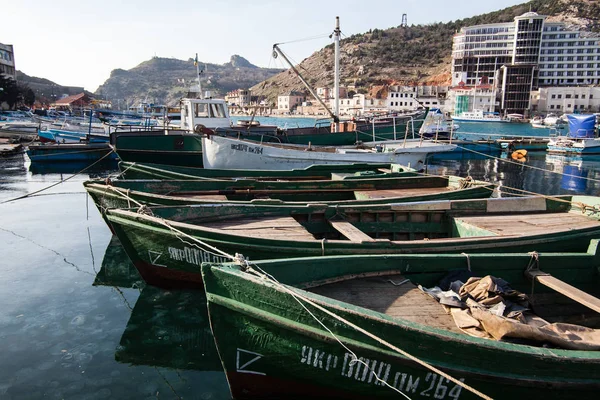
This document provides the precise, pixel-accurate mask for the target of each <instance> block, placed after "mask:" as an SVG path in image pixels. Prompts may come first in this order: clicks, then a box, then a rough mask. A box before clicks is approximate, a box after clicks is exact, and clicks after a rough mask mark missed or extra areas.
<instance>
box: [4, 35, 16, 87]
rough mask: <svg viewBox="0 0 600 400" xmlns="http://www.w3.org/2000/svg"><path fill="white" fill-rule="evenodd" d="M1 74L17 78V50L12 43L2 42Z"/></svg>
mask: <svg viewBox="0 0 600 400" xmlns="http://www.w3.org/2000/svg"><path fill="white" fill-rule="evenodd" d="M0 74H3V75H6V76H10V77H11V78H13V79H15V80H16V79H17V70H16V69H15V52H14V50H13V46H12V44H2V43H0Z"/></svg>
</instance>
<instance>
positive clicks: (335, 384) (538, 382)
mask: <svg viewBox="0 0 600 400" xmlns="http://www.w3.org/2000/svg"><path fill="white" fill-rule="evenodd" d="M590 256H591V254H590ZM392 257H394V262H393V263H392V262H382V261H381V259H378V258H376V257H372V256H365V257H362V258H358V257H357V258H356V260H355V261H352V257H347V258H339V259H338V258H330V260H329V263H328V264H327V265H325V263H323V264H321V263H318V262H316V261H315V262H313V263H311V260H306V261H304V260H300V259H295V260H287V261H286V260H281V261H279V262H278V261H273V263H270V262H257V263H256V264H254V265H253V264H252V263H251V264H250V267H251V268H253V269H255V270H257V271H265V272H266V273H268V274H270V275H272V276H274V277H276V279H277V280H278V281H279V282H280V283H281V284H289V285H293V286H296V287H297V286H300V287H303V286H307V287H311V286H313V285H314V284H316V285H317V286H318V285H319V282H321V283H327V282H335V281H336V278H338V279H341V277H344V275H345V276H347V277H346V278H345V279H349V278H348V277H356V276H361V274H365V275H367V276H369V274H373V276H377V275H376V273H377V272H378V270H379V271H380V272H381V275H385V274H386V273H388V274H389V273H390V272H389V271H390V270H393V271H395V273H400V271H403V275H404V276H405V277H408V278H409V279H411V281H416V282H418V283H421V284H423V285H428V284H430V283H431V282H434V281H436V280H439V279H440V278H441V277H443V276H444V275H445V272H447V271H448V270H455V269H460V270H464V269H466V266H464V260H460V259H454V258H451V257H445V256H443V255H440V256H438V257H439V259H438V260H436V261H437V262H436V261H434V259H431V260H429V261H426V260H421V261H419V260H417V258H418V257H419V256H417V255H415V256H413V257H415V258H414V259H408V258H406V259H404V260H402V259H401V257H402V256H392ZM425 257H427V256H425ZM485 257H486V256H483V255H482V259H481V260H480V261H481V262H482V264H484V265H478V263H477V262H476V261H475V259H474V260H473V263H472V264H471V265H470V268H473V271H476V273H477V274H481V275H478V276H484V275H486V274H490V272H489V271H493V270H494V269H493V268H495V271H496V272H499V271H504V274H505V275H504V276H505V277H506V278H507V279H510V277H513V278H514V279H513V280H514V281H520V282H522V283H523V281H524V280H523V278H519V277H522V275H523V268H524V267H522V265H523V266H526V265H527V262H528V260H529V259H531V256H530V255H528V254H523V255H522V256H517V255H511V254H496V255H495V256H494V255H491V254H490V255H488V256H487V258H485ZM573 257H574V258H575V257H581V254H578V255H573ZM592 258H593V256H592V257H590V260H588V261H587V262H586V261H584V260H583V259H581V260H580V261H579V263H580V265H579V267H575V268H582V269H581V270H579V269H578V270H577V273H579V274H581V275H582V276H583V275H585V276H589V275H588V274H590V273H592V274H593V271H592V270H593V268H589V265H590V263H594V262H595V261H593V260H592ZM485 259H486V260H487V261H484V260H485ZM543 259H544V255H541V256H540V259H539V260H540V261H539V262H540V264H541V265H542V268H543V269H544V271H546V270H548V271H550V270H551V273H553V274H554V273H557V274H559V273H560V272H559V271H557V269H560V267H561V265H570V266H571V267H572V268H573V267H574V265H573V264H574V263H573V260H570V259H569V255H564V254H563V255H557V257H556V259H551V260H549V262H550V263H551V265H552V267H550V266H548V264H547V263H546V264H545V263H544V261H543ZM378 260H379V262H378ZM303 262H304V263H303ZM457 262H458V263H457ZM314 263H316V265H315V266H314V268H311V265H313V264H314ZM461 263H463V265H460V264H461ZM436 264H437V267H436V266H435V265H436ZM361 265H362V266H361ZM392 265H393V267H392ZM442 265H443V267H442ZM585 265H587V267H585ZM278 266H279V267H278ZM409 266H410V271H415V272H416V271H428V274H429V275H430V276H429V277H428V278H425V281H421V280H420V279H421V278H419V277H416V276H415V277H412V276H411V274H410V273H409ZM353 267H354V268H353ZM446 268H447V269H446ZM445 269H446V271H445V272H444V270H445ZM583 270H586V271H587V272H584V271H583ZM313 271H319V272H317V273H316V274H315V275H319V277H320V278H322V280H321V281H319V280H316V281H313V280H312V279H311V278H312V277H314V276H315V275H313ZM325 271H326V272H325ZM555 271H557V272H555ZM202 273H203V276H204V279H205V288H206V292H207V299H208V310H209V315H210V323H211V328H212V331H213V334H214V337H215V342H216V344H217V348H218V350H219V356H220V358H221V361H222V363H223V367H224V369H225V372H226V374H227V379H228V382H229V386H230V390H231V394H232V397H233V398H235V399H264V398H313V397H315V398H344V399H355V398H388V397H389V398H392V397H393V398H398V396H399V393H398V392H397V391H396V390H398V391H401V392H403V393H405V394H406V395H408V396H409V397H410V398H423V399H424V398H436V399H471V398H477V397H476V396H475V395H474V394H473V393H471V392H469V391H467V390H466V389H464V388H461V387H460V386H458V385H457V384H456V383H454V382H450V381H449V380H447V379H446V378H444V377H442V376H440V375H438V374H437V373H434V372H431V371H429V370H427V369H426V368H425V367H423V366H420V365H417V364H416V363H415V362H414V361H410V360H409V359H408V358H406V357H405V356H402V355H400V354H399V353H397V352H395V351H393V350H391V349H390V348H389V347H387V346H385V345H384V344H383V343H382V342H380V341H375V340H373V339H370V338H368V337H367V336H365V335H364V334H363V333H361V332H359V331H357V330H355V329H352V328H350V327H349V326H348V325H346V324H345V323H341V322H339V321H338V320H336V319H335V318H333V317H332V316H331V315H329V314H326V313H324V312H322V311H321V310H319V309H317V308H316V307H314V306H311V305H309V304H308V303H307V301H304V300H300V299H298V300H297V299H296V298H294V297H292V296H291V295H290V293H289V291H287V290H286V289H284V288H283V286H282V285H281V284H275V283H273V282H271V281H268V280H266V279H265V278H262V277H256V276H253V275H252V274H250V273H247V272H241V270H240V269H239V267H235V266H233V267H227V266H225V267H222V266H211V265H208V264H205V265H203V266H202ZM563 273H564V272H563ZM302 275H304V276H302ZM596 278H597V276H596V277H594V278H591V279H592V280H594V281H595V279H596ZM429 279H431V281H428V280H429ZM583 279H586V278H583ZM583 279H581V281H583ZM427 281H428V282H427ZM524 285H525V286H524V287H526V283H524ZM390 288H392V286H390ZM290 290H293V289H290ZM525 290H526V289H525ZM297 293H300V295H301V296H303V299H309V300H310V301H312V302H314V303H317V304H319V305H320V306H321V307H324V308H326V309H327V310H329V311H331V312H333V313H334V314H336V315H338V316H339V317H341V318H344V319H345V320H347V321H350V322H351V323H353V324H355V325H357V326H359V327H362V328H363V329H366V330H367V331H369V332H370V333H373V334H375V335H377V336H378V337H379V338H381V339H382V340H384V341H387V342H388V343H391V344H393V345H395V346H397V347H399V348H401V349H403V350H405V351H407V352H408V353H410V354H411V355H412V356H415V357H417V358H418V359H420V360H423V361H425V362H427V363H428V364H430V365H433V366H435V367H437V368H439V369H441V370H443V371H444V372H445V373H448V374H450V375H451V376H452V377H454V378H455V379H459V380H462V381H463V382H464V383H465V384H467V385H469V386H471V387H473V388H475V389H477V390H479V391H481V392H483V393H484V394H486V395H488V396H491V397H492V398H511V397H514V398H528V397H530V398H554V399H564V398H573V399H581V398H593V397H594V396H595V394H594V393H595V392H596V393H597V390H599V389H600V380H599V379H598V371H599V369H600V359H599V358H598V353H597V352H596V351H573V350H561V349H546V348H536V347H530V346H525V345H518V344H512V343H507V342H498V341H493V340H486V339H480V338H473V337H469V336H467V335H466V334H459V333H454V332H449V331H446V330H442V329H439V328H433V327H430V326H426V325H424V324H425V323H426V322H425V321H424V322H423V324H421V323H417V322H412V321H409V320H407V319H403V318H399V317H398V318H395V317H391V316H388V315H386V314H383V313H380V312H376V311H372V310H369V309H366V308H362V307H359V306H354V305H352V304H349V303H345V302H341V301H337V300H331V299H328V298H326V297H322V296H319V295H316V294H312V293H309V292H306V291H297ZM304 307H306V308H307V309H309V310H310V312H311V313H312V314H309V313H308V312H307V311H306V309H305V308H304ZM440 307H441V306H440ZM323 325H325V326H327V329H328V330H326V329H325V328H324V327H323ZM333 335H335V338H334V337H333ZM340 342H341V343H343V344H344V346H345V348H344V347H342V346H341V344H340ZM355 356H356V359H357V361H358V362H352V360H353V359H355ZM394 389H396V390H394ZM590 396H592V397H590Z"/></svg>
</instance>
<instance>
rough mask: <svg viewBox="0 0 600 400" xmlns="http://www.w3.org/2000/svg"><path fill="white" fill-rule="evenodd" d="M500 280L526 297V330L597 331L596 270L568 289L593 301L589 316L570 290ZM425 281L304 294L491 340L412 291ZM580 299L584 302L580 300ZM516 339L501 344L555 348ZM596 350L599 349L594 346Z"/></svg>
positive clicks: (394, 278) (410, 277)
mask: <svg viewBox="0 0 600 400" xmlns="http://www.w3.org/2000/svg"><path fill="white" fill-rule="evenodd" d="M497 273H498V275H499V277H500V278H502V272H501V271H497ZM506 275H508V276H507V280H509V283H510V285H511V287H513V288H514V289H516V290H519V291H521V292H522V293H524V294H526V295H527V297H528V300H529V309H528V310H527V311H526V312H525V313H524V314H523V315H526V317H525V319H526V324H529V326H534V327H543V326H548V325H547V324H554V323H566V324H574V325H579V326H583V327H587V328H591V329H600V311H598V307H600V299H598V296H599V295H600V285H599V283H600V282H599V279H598V274H597V269H596V274H595V276H593V277H592V279H591V280H590V276H589V275H588V274H586V278H585V279H588V282H582V279H581V278H580V279H577V278H575V281H576V282H575V283H574V284H577V286H579V287H582V288H584V289H585V293H584V294H583V295H582V296H584V297H586V295H589V296H590V297H592V296H593V297H592V300H591V302H592V304H593V305H594V306H595V307H596V309H595V310H594V309H592V308H590V307H588V306H586V305H584V304H583V303H582V302H581V300H580V297H578V289H577V288H575V287H570V288H569V289H566V290H563V293H560V292H558V291H555V290H553V289H551V288H549V287H546V286H544V285H543V284H541V283H538V282H536V283H535V284H534V283H532V281H530V280H528V279H527V277H526V276H525V274H524V273H521V274H520V275H519V274H514V273H513V271H510V272H509V273H508V274H506ZM430 278H431V277H420V276H419V275H418V274H407V275H401V274H393V275H381V276H375V277H364V278H355V279H348V280H345V281H340V282H335V283H330V284H325V285H322V286H317V287H313V288H310V289H308V290H309V291H311V292H313V293H316V294H319V295H322V296H325V297H328V298H331V299H334V300H338V301H342V302H345V303H349V304H352V305H355V306H359V307H362V308H366V309H369V310H372V311H376V312H379V313H383V314H386V315H388V316H390V317H393V318H398V319H401V320H407V321H410V322H414V323H419V324H424V325H426V326H429V327H432V328H437V329H440V330H444V331H449V332H453V333H459V334H467V335H471V336H476V337H483V338H488V339H493V337H492V335H489V334H487V333H486V332H485V330H486V329H488V330H489V328H488V326H487V325H483V326H485V329H484V327H483V326H482V324H481V322H479V323H478V322H477V321H476V320H474V319H473V318H472V316H471V315H469V313H467V315H466V316H465V314H464V310H462V309H460V308H454V307H448V306H446V305H443V304H441V303H440V302H439V301H438V300H436V299H434V298H433V297H432V296H430V295H428V294H426V293H425V292H423V291H422V290H420V289H419V288H418V286H417V285H418V284H419V283H421V282H423V283H424V284H423V286H425V282H426V284H427V286H429V287H431V286H434V285H435V284H437V282H436V283H434V282H431V281H430V280H431V279H430ZM561 282H562V281H561ZM563 283H564V282H563ZM586 299H588V298H587V297H586ZM503 318H506V317H503ZM503 322H504V321H503ZM517 326H520V324H517ZM559 326H560V325H559ZM521 328H522V326H521ZM527 329H529V328H527ZM568 329H571V330H572V327H571V326H569V327H568ZM569 335H570V334H568V333H567V335H566V336H567V337H569ZM518 336H519V335H516V336H512V335H511V334H507V335H506V336H504V337H502V339H501V340H503V341H509V342H514V343H521V344H529V345H536V346H545V347H557V346H554V345H553V343H548V342H546V341H545V340H544V338H541V339H540V338H538V337H535V339H533V338H529V337H518ZM592 337H594V338H595V339H600V338H599V337H598V333H594V332H593V331H592ZM592 342H594V341H592ZM596 342H597V340H596ZM597 344H598V345H599V346H600V343H597ZM592 347H593V346H592ZM598 349H600V347H598Z"/></svg>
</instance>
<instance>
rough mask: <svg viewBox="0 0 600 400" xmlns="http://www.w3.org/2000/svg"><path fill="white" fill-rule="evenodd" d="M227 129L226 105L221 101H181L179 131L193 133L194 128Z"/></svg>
mask: <svg viewBox="0 0 600 400" xmlns="http://www.w3.org/2000/svg"><path fill="white" fill-rule="evenodd" d="M198 125H203V126H205V127H206V128H210V129H215V128H229V127H230V126H231V120H230V118H229V109H228V108H227V103H226V102H225V100H222V99H189V98H184V99H181V129H184V130H186V131H189V132H193V131H194V130H195V129H196V126H198Z"/></svg>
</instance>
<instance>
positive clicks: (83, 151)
mask: <svg viewBox="0 0 600 400" xmlns="http://www.w3.org/2000/svg"><path fill="white" fill-rule="evenodd" d="M106 150H108V149H107V148H101V149H92V150H80V151H68V152H64V153H52V154H43V155H37V156H35V157H54V156H62V155H63V154H81V153H94V152H98V151H106ZM110 153H112V151H111V152H110ZM110 153H109V154H110Z"/></svg>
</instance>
